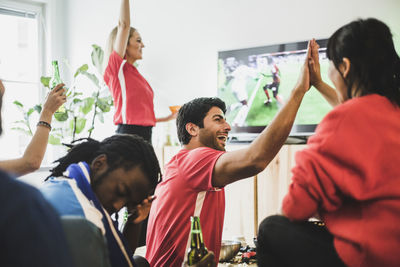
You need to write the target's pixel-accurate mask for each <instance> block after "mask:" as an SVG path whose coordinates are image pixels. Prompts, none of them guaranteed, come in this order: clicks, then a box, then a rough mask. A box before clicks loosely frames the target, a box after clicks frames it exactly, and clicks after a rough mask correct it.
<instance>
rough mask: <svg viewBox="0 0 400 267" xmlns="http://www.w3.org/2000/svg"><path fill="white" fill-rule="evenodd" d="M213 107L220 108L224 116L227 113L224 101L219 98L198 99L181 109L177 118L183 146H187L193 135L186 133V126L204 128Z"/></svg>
mask: <svg viewBox="0 0 400 267" xmlns="http://www.w3.org/2000/svg"><path fill="white" fill-rule="evenodd" d="M212 107H218V108H220V109H221V110H222V112H223V113H224V114H225V112H226V106H225V103H224V101H222V100H221V99H219V98H217V97H200V98H196V99H193V100H192V101H190V102H187V103H186V104H184V105H183V106H182V107H181V108H180V109H179V113H178V117H177V118H176V128H177V131H178V139H179V142H181V144H183V145H187V144H188V143H189V142H190V139H191V135H190V134H189V133H188V132H187V131H186V124H187V123H189V122H191V123H194V124H196V125H197V126H199V127H200V128H203V127H204V123H203V120H204V117H205V116H206V115H207V113H208V111H209V110H210V109H211V108H212Z"/></svg>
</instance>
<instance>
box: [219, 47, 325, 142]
mask: <svg viewBox="0 0 400 267" xmlns="http://www.w3.org/2000/svg"><path fill="white" fill-rule="evenodd" d="M317 43H318V44H319V45H320V50H319V54H320V55H319V57H320V65H321V74H322V79H323V80H324V81H328V79H327V70H328V65H329V61H328V59H327V58H326V53H325V52H326V44H327V39H321V40H317ZM306 52H307V41H302V42H294V43H283V44H276V45H268V46H261V47H252V48H245V49H237V50H229V51H220V52H218V93H217V95H218V97H219V98H221V99H222V100H224V101H225V103H226V105H227V112H226V117H227V120H228V122H229V123H230V125H231V127H232V131H231V133H230V135H231V138H230V141H241V140H243V141H247V139H252V138H254V137H255V136H256V135H257V134H258V133H260V132H261V131H262V130H263V129H264V128H265V127H266V126H267V125H268V124H269V123H270V122H271V121H272V119H273V118H274V116H275V115H276V114H277V112H278V111H279V109H280V108H281V107H282V105H283V104H284V103H285V100H286V99H287V98H288V97H289V95H290V92H291V91H292V89H293V87H294V86H295V84H296V82H297V79H298V76H299V73H300V70H301V67H302V64H303V63H304V59H305V56H306ZM330 110H331V106H330V105H329V104H328V102H327V101H326V100H325V99H324V98H323V97H322V95H321V94H320V93H319V92H318V91H317V90H316V89H315V88H311V89H310V91H309V92H307V94H306V95H305V97H304V99H303V101H302V104H301V106H300V108H299V111H298V114H297V116H296V120H295V123H294V126H293V128H292V131H291V133H290V136H291V137H295V138H299V139H300V140H306V139H307V137H308V136H310V135H312V134H313V133H314V130H315V128H316V126H317V125H318V123H319V122H320V121H321V119H322V118H323V117H324V116H325V115H326V113H328V112H329V111H330ZM248 141H251V140H248Z"/></svg>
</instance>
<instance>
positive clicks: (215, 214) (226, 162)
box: [146, 66, 309, 267]
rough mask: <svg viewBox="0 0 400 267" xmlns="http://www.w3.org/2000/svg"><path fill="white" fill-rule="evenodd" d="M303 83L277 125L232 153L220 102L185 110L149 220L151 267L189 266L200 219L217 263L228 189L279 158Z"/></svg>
mask: <svg viewBox="0 0 400 267" xmlns="http://www.w3.org/2000/svg"><path fill="white" fill-rule="evenodd" d="M305 68H307V66H306V67H305ZM300 81H301V82H299V83H298V84H297V85H296V87H295V89H294V90H293V91H292V94H291V96H290V98H289V99H288V101H287V102H286V105H285V106H284V107H283V108H282V109H281V111H280V112H279V114H278V115H277V116H276V118H275V120H274V121H273V122H272V123H271V124H270V125H269V126H268V127H267V128H266V129H265V130H264V131H263V132H262V133H261V134H260V135H259V136H258V137H257V138H256V139H255V140H254V141H253V142H252V143H251V144H250V145H249V146H248V147H247V148H245V149H241V150H236V151H232V152H225V144H226V140H227V137H228V133H229V131H230V130H231V128H230V126H229V124H228V123H227V121H226V120H225V110H226V109H225V103H224V102H223V101H222V100H220V99H218V98H197V99H194V100H192V101H190V102H188V103H186V104H185V105H183V106H182V108H181V109H180V110H179V114H178V118H177V129H178V138H179V141H180V142H181V143H182V145H183V149H182V150H180V151H179V152H178V154H177V155H175V156H174V157H173V158H172V159H171V161H170V162H169V163H168V164H167V165H166V166H165V174H164V178H163V181H162V182H161V183H160V184H159V185H158V186H157V188H156V191H155V195H156V196H157V198H156V200H155V201H154V202H153V204H152V207H151V211H150V215H149V224H148V231H147V240H146V244H147V252H146V258H147V260H148V261H149V263H150V265H151V266H171V267H173V266H182V263H184V262H185V261H186V258H187V257H186V255H187V253H186V252H187V249H188V247H189V242H190V223H189V219H190V216H199V217H200V221H201V227H202V231H203V240H204V243H205V245H206V247H207V248H208V249H209V250H210V251H213V252H214V253H215V258H216V260H218V259H219V252H220V247H221V238H222V229H223V221H224V212H225V195H224V187H225V186H226V185H228V184H230V183H233V182H235V181H238V180H240V179H244V178H246V177H251V176H253V175H256V174H257V173H259V172H261V171H262V170H264V169H265V167H266V166H267V165H268V163H269V162H270V161H271V160H272V159H273V158H274V157H275V155H276V153H277V152H278V151H279V150H280V148H281V146H282V145H283V144H284V142H285V140H286V138H287V137H288V135H289V132H290V130H291V128H292V125H293V122H294V119H295V116H296V113H297V110H298V108H299V106H300V103H301V100H302V98H303V96H304V94H305V93H306V91H307V90H308V89H309V81H308V75H304V76H301V78H300Z"/></svg>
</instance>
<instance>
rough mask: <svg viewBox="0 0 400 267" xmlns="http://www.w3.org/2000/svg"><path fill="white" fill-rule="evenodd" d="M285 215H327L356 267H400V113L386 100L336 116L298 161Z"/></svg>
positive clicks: (350, 104) (353, 105)
mask: <svg viewBox="0 0 400 267" xmlns="http://www.w3.org/2000/svg"><path fill="white" fill-rule="evenodd" d="M296 164H297V165H296V167H294V168H293V170H292V172H293V178H292V184H291V185H290V187H289V193H288V194H287V196H286V197H285V198H284V201H283V211H284V213H285V214H286V215H287V216H288V217H289V218H290V219H293V220H305V219H307V218H309V217H311V216H313V215H314V214H315V213H317V212H318V213H319V215H320V216H321V218H322V219H323V221H324V222H325V224H326V227H327V229H328V230H329V232H330V233H332V235H333V237H334V245H335V249H336V251H337V253H338V255H339V256H340V258H341V259H342V260H343V261H344V263H345V264H346V265H347V266H349V267H356V266H357V267H359V266H363V267H376V266H385V267H398V266H400V253H399V248H400V108H399V107H396V106H395V105H393V104H392V103H391V102H390V101H389V100H388V99H387V98H385V97H383V96H380V95H376V94H373V95H368V96H363V97H358V98H355V99H351V100H348V101H346V102H345V103H344V104H342V105H340V106H338V107H336V108H335V109H334V110H332V111H331V112H330V113H329V114H328V115H327V116H326V117H325V118H324V120H323V121H322V122H321V123H320V125H319V126H318V127H317V130H316V133H315V135H314V136H313V137H311V138H310V139H309V142H308V145H307V148H306V149H304V150H303V151H301V152H298V153H297V154H296Z"/></svg>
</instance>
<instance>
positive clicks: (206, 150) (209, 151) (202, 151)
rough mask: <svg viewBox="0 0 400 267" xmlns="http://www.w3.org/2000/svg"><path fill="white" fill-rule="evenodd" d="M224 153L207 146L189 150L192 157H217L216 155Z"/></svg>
mask: <svg viewBox="0 0 400 267" xmlns="http://www.w3.org/2000/svg"><path fill="white" fill-rule="evenodd" d="M223 152H224V151H220V150H216V149H214V148H211V147H206V146H203V147H198V148H195V149H192V150H189V154H190V155H215V154H221V153H223Z"/></svg>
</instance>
